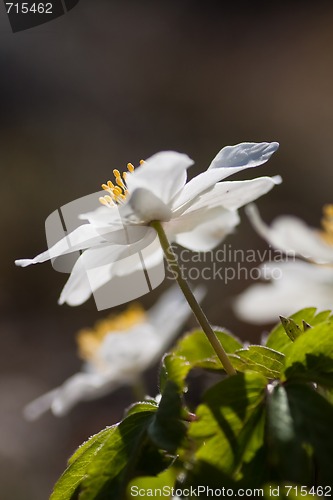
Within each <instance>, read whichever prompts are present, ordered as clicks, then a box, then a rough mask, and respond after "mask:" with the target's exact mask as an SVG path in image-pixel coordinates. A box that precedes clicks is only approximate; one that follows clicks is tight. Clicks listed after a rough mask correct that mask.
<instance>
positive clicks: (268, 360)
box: [232, 345, 285, 379]
mask: <svg viewBox="0 0 333 500" xmlns="http://www.w3.org/2000/svg"><path fill="white" fill-rule="evenodd" d="M284 358H285V356H284V354H282V353H281V352H278V351H275V350H274V349H270V348H269V347H265V346H262V345H251V346H249V347H248V348H246V349H239V350H237V351H235V353H234V356H233V357H232V364H233V365H234V367H235V368H236V370H238V371H241V372H246V371H249V370H251V371H254V372H257V373H262V374H263V375H265V376H266V377H267V378H271V379H275V378H279V377H280V375H281V372H282V371H283V368H284Z"/></svg>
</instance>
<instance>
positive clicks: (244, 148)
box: [209, 142, 279, 169]
mask: <svg viewBox="0 0 333 500" xmlns="http://www.w3.org/2000/svg"><path fill="white" fill-rule="evenodd" d="M278 147H279V143H278V142H242V143H240V144H236V145H235V146H226V147H225V148H223V149H221V151H220V152H219V153H218V154H217V155H216V156H215V158H214V160H213V161H212V163H211V164H210V166H209V169H213V168H231V169H233V168H252V167H257V166H258V165H262V164H263V163H265V162H266V161H268V160H269V159H270V157H271V156H272V154H273V153H275V151H277V149H278Z"/></svg>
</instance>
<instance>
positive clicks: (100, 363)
mask: <svg viewBox="0 0 333 500" xmlns="http://www.w3.org/2000/svg"><path fill="white" fill-rule="evenodd" d="M194 293H195V296H196V298H197V300H198V301H199V302H200V301H201V300H202V299H203V297H204V295H205V291H204V290H203V288H201V287H199V288H196V289H195V290H194ZM190 314H191V310H190V308H189V306H188V304H187V303H186V301H185V299H184V297H183V295H182V293H181V292H180V290H179V289H178V287H177V285H173V286H172V287H171V288H169V289H168V290H167V291H166V292H165V293H164V294H163V295H162V296H161V297H160V298H159V300H158V301H157V302H156V304H154V306H152V307H151V308H150V309H149V310H148V311H144V310H143V308H142V307H141V306H140V305H139V304H133V305H130V306H129V307H128V308H127V310H126V311H125V312H123V313H120V314H118V315H116V316H115V315H114V316H110V317H108V318H106V319H104V320H101V321H99V322H98V323H97V324H96V325H95V326H94V327H93V328H91V329H85V330H82V331H81V332H79V333H78V336H77V342H78V347H79V355H80V357H81V358H82V359H83V360H84V364H83V366H82V369H81V371H80V372H79V373H76V374H75V375H73V376H72V377H70V378H69V379H68V380H67V381H66V382H64V383H63V384H62V385H61V386H60V387H58V388H56V389H53V390H52V391H50V392H48V393H46V394H44V395H43V396H41V397H39V398H38V399H36V400H34V401H32V402H31V403H30V404H28V405H27V406H26V407H25V409H24V415H25V417H26V418H27V419H28V420H35V419H37V418H39V417H40V416H41V415H42V414H43V413H44V412H46V411H47V410H49V409H50V410H51V411H52V413H53V414H54V415H56V416H63V415H65V414H66V413H68V411H69V410H70V409H71V408H72V407H73V406H75V405H76V404H77V403H78V402H79V401H89V400H93V399H96V398H99V397H101V396H103V395H105V394H108V393H111V392H112V391H114V390H115V389H117V388H118V387H120V386H122V385H133V386H135V385H136V383H137V382H138V379H139V380H140V376H141V373H142V372H143V371H144V370H146V369H147V368H149V367H150V366H152V365H154V364H155V363H156V362H157V361H158V360H159V359H160V358H161V356H162V355H163V353H164V352H165V351H166V349H167V348H168V347H169V346H170V344H171V343H172V341H173V340H174V338H175V337H176V335H177V334H178V333H179V331H180V329H181V328H182V326H183V325H184V323H185V322H186V320H187V319H188V317H189V316H190Z"/></svg>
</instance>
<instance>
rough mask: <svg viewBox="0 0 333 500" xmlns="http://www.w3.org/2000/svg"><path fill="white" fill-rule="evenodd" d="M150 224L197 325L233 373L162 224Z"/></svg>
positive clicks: (233, 372) (230, 372)
mask: <svg viewBox="0 0 333 500" xmlns="http://www.w3.org/2000/svg"><path fill="white" fill-rule="evenodd" d="M150 225H151V226H152V227H153V228H154V229H155V231H156V232H157V234H158V237H159V240H160V243H161V246H162V249H163V252H164V255H165V258H166V260H167V262H168V264H169V267H170V270H171V272H172V274H173V275H174V276H175V278H176V280H177V282H178V285H179V287H180V289H181V291H182V292H183V294H184V296H185V298H186V300H187V302H188V304H189V306H190V308H191V309H192V311H193V314H194V316H195V317H196V319H197V321H198V323H199V325H200V326H201V328H202V329H203V331H204V332H205V334H206V336H207V338H208V340H209V342H210V343H211V345H212V347H213V349H214V351H215V352H216V354H217V356H218V358H219V360H220V361H221V363H222V366H223V368H224V369H225V371H226V372H227V373H228V375H235V373H236V370H235V369H234V367H233V366H232V364H231V363H230V360H229V358H228V355H227V353H226V352H225V350H224V349H223V346H222V345H221V343H220V341H219V339H218V338H217V336H216V335H215V332H214V331H213V329H212V327H211V326H210V324H209V322H208V319H207V317H206V315H205V313H204V312H203V310H202V309H201V306H200V304H199V303H198V302H197V300H196V298H195V297H194V295H193V293H192V291H191V289H190V287H189V285H188V283H187V281H185V280H184V279H183V277H182V274H181V270H180V268H179V266H178V262H177V257H176V255H175V254H174V252H173V250H172V248H171V246H170V244H169V241H168V238H167V236H166V234H165V232H164V229H163V227H162V224H161V223H160V222H159V221H152V222H151V223H150Z"/></svg>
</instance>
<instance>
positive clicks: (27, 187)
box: [0, 0, 333, 500]
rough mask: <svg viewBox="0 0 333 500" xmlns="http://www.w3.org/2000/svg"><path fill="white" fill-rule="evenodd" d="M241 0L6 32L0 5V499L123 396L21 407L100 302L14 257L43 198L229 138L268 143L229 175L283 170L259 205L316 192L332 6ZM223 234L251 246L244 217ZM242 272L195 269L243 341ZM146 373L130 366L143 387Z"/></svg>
mask: <svg viewBox="0 0 333 500" xmlns="http://www.w3.org/2000/svg"><path fill="white" fill-rule="evenodd" d="M249 5H251V7H244V5H243V4H242V3H239V2H232V5H228V4H227V3H225V2H220V3H218V2H214V3H213V2H212V3H209V2H196V1H192V2H190V1H183V2H148V1H141V2H130V1H122V2H120V1H112V0H99V1H91V0H90V1H89V0H81V1H80V3H79V4H78V5H77V7H75V8H74V9H73V10H72V11H71V12H69V13H68V14H67V15H65V16H63V17H61V18H58V19H57V20H55V21H53V22H51V23H48V24H45V25H42V26H40V27H37V28H33V29H31V30H27V31H25V32H20V33H16V34H13V33H12V32H11V30H10V27H9V23H8V20H7V17H6V14H5V10H4V7H3V4H2V5H1V8H0V29H1V35H0V36H1V44H0V70H1V75H2V76H1V79H0V89H1V117H0V127H1V130H0V132H1V133H0V151H1V155H0V165H1V167H0V168H1V173H2V181H1V184H0V193H1V197H0V199H1V204H2V206H1V226H2V227H1V234H2V238H3V239H2V245H1V260H0V265H1V283H0V312H1V317H0V328H1V350H0V362H1V378H0V401H1V407H0V419H1V422H0V424H1V426H0V480H1V483H2V485H1V500H13V499H15V500H45V499H46V498H48V495H49V493H50V491H51V488H52V485H53V483H54V481H55V480H56V478H57V476H58V475H59V474H60V473H61V472H62V470H63V469H64V467H65V462H66V459H67V458H68V456H69V455H70V454H71V452H72V451H73V450H74V448H75V447H76V446H77V445H78V444H80V443H81V442H82V441H83V440H84V439H86V438H87V437H88V436H89V435H91V434H92V433H95V432H97V431H98V430H100V429H101V428H102V427H103V426H105V425H107V424H110V423H114V422H115V421H117V420H118V419H119V418H120V417H121V415H122V412H123V409H124V407H126V406H127V405H129V404H130V403H131V402H132V393H131V391H130V389H127V388H124V389H121V390H118V391H117V392H115V393H113V394H111V395H110V396H108V397H105V398H103V399H101V400H98V401H96V402H92V403H83V404H80V405H79V406H77V407H76V408H75V409H74V410H73V411H72V412H71V414H70V415H69V416H68V417H65V418H63V419H56V418H55V417H53V416H50V415H47V416H44V417H43V418H42V419H41V420H39V421H38V422H36V423H33V424H31V423H27V422H25V421H24V420H23V418H22V415H21V411H22V407H23V406H24V405H25V404H26V403H27V402H29V401H30V400H31V399H33V398H34V397H37V396H38V395H40V394H41V393H43V392H44V391H46V390H48V389H51V388H53V387H54V386H56V385H58V384H60V383H61V382H62V381H63V380H64V379H65V378H66V377H68V376H69V375H71V374H72V373H74V372H75V371H76V370H77V369H78V368H79V366H80V361H79V360H78V358H77V357H76V347H75V341H74V333H75V332H76V331H77V330H78V329H79V328H81V327H83V326H89V325H91V324H92V323H93V322H94V321H95V320H96V319H97V318H98V317H101V316H103V313H97V311H96V309H95V306H94V303H93V301H92V300H91V301H90V302H89V303H87V304H85V305H83V306H81V307H78V308H73V309H71V308H69V307H67V306H62V307H59V306H57V298H58V295H59V293H60V290H61V288H62V286H63V284H64V282H65V280H66V275H64V274H59V273H56V272H55V271H53V270H52V268H51V266H50V265H49V264H44V265H40V266H34V267H32V268H28V269H25V270H23V269H18V268H15V267H14V264H13V261H14V259H15V258H22V257H32V256H34V255H36V254H37V253H39V252H40V251H42V250H43V249H44V248H45V246H46V243H45V234H44V221H45V218H46V217H47V216H48V215H49V214H50V213H51V212H52V211H54V210H55V209H56V208H58V207H60V206H61V205H63V204H65V203H67V202H69V201H72V200H74V199H76V198H79V197H81V196H84V195H86V194H89V193H91V192H94V191H96V190H98V189H99V186H100V183H101V182H104V181H105V180H107V179H108V178H109V177H110V173H111V171H112V169H113V168H122V166H125V165H126V163H127V162H128V161H132V162H133V163H137V162H138V160H140V159H141V158H145V157H147V156H150V155H151V154H153V153H155V152H157V151H160V150H163V149H175V150H179V151H182V152H186V153H187V154H189V155H190V156H191V157H192V158H193V159H194V160H195V161H196V167H194V169H193V172H192V173H191V175H193V173H195V172H199V171H200V170H201V169H204V168H206V167H207V165H208V163H209V162H210V160H211V159H212V158H213V156H214V155H215V154H216V153H217V151H218V150H219V149H220V148H221V147H223V146H224V145H228V144H236V143H238V142H242V141H271V140H276V141H279V142H280V144H281V147H280V150H279V152H278V153H277V154H276V155H275V156H274V158H272V160H271V161H270V162H269V163H268V164H267V165H265V166H263V167H261V168H260V169H257V170H256V171H253V170H252V171H250V172H247V173H246V174H245V175H244V174H243V176H241V177H242V178H244V177H248V178H251V177H254V176H258V175H272V174H277V173H279V174H281V175H282V176H283V178H284V183H283V185H282V186H280V187H277V188H275V190H274V191H273V192H272V193H271V194H270V195H268V196H266V197H264V198H262V199H261V200H260V202H259V206H260V209H261V211H262V213H263V215H264V217H265V218H266V220H267V221H269V220H271V219H272V218H273V216H275V215H278V214H280V213H287V212H291V213H294V214H297V215H300V216H302V217H303V218H304V219H306V220H307V221H308V222H309V223H311V224H313V225H318V224H319V220H320V217H321V207H322V205H323V204H324V203H327V202H330V201H332V198H333V195H332V192H331V171H332V146H331V144H332V135H333V30H332V26H333V6H332V4H331V3H329V2H327V3H326V2H316V3H314V2H311V3H310V2H309V3H306V2H304V3H303V2H294V3H293V6H291V3H290V4H289V5H288V4H287V2H286V5H281V2H279V3H278V2H276V3H273V4H272V3H271V2H266V4H265V5H266V7H262V6H261V4H256V3H255V2H254V3H253V2H251V3H249ZM256 5H257V6H256ZM268 6H269V7H268ZM230 243H232V244H233V245H235V246H237V247H238V246H240V247H244V248H250V247H255V248H256V247H258V248H265V244H264V243H263V242H262V241H261V240H260V239H259V238H258V237H257V236H256V235H255V233H254V232H253V230H252V229H251V228H250V227H249V223H248V222H247V220H246V219H245V218H243V222H242V224H241V226H239V228H238V230H237V233H236V234H235V235H233V236H231V237H230ZM247 285H248V283H240V282H232V283H231V284H230V285H229V286H228V287H224V286H223V284H221V283H220V282H217V281H215V282H213V283H211V286H210V292H209V294H208V297H207V298H206V301H205V304H204V307H205V310H206V312H207V313H208V315H209V318H210V320H211V321H212V322H213V323H215V324H222V325H224V326H226V327H228V328H229V329H232V330H233V331H235V333H237V334H238V335H240V336H241V337H242V338H244V339H252V340H255V341H258V340H259V337H260V333H261V330H262V329H260V328H258V327H256V328H254V327H249V326H248V325H245V324H244V323H241V322H240V321H238V320H237V319H236V318H235V317H234V316H233V314H232V312H231V308H230V303H231V297H232V296H234V295H235V294H236V293H237V292H239V291H241V290H242V289H244V288H245V287H246V286H247ZM158 293H159V290H157V291H156V292H154V293H152V294H151V295H150V296H146V297H144V298H143V302H144V303H145V304H146V305H149V304H150V303H151V302H152V301H153V300H155V298H156V297H157V295H158ZM191 324H192V325H193V324H194V323H193V322H192V323H191V322H190V325H191ZM156 373H157V370H156V369H155V370H151V371H150V372H149V374H147V376H146V379H147V382H148V385H149V387H150V391H151V394H152V395H154V394H155V393H156V392H157V387H156V378H157V377H156Z"/></svg>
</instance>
